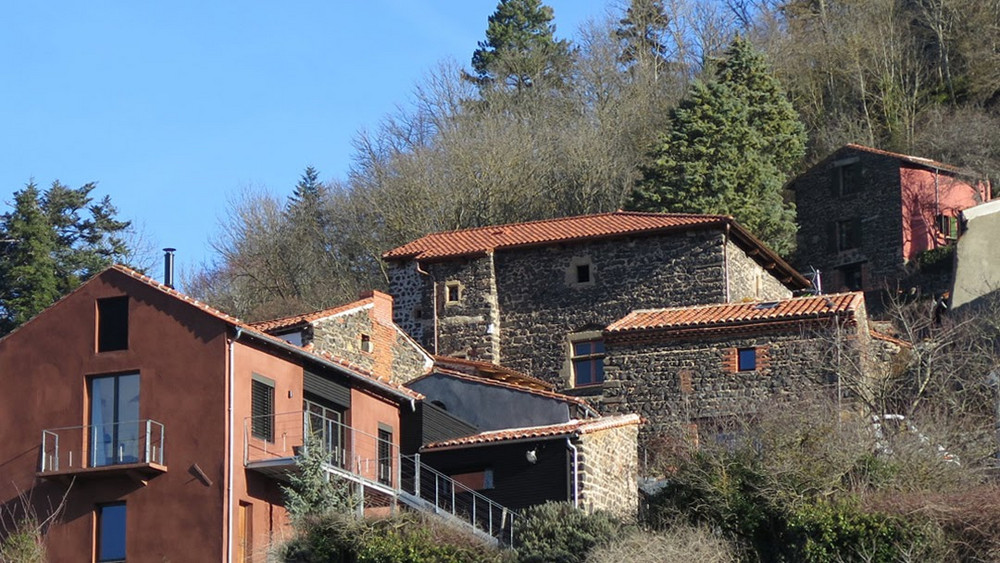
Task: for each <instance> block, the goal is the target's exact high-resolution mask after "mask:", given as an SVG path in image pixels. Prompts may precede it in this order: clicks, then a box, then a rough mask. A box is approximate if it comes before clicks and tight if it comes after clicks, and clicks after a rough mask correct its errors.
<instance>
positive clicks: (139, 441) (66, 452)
mask: <svg viewBox="0 0 1000 563" xmlns="http://www.w3.org/2000/svg"><path fill="white" fill-rule="evenodd" d="M163 436H164V426H163V423H161V422H157V421H155V420H152V419H144V420H132V421H126V422H115V423H110V424H94V425H83V426H66V427H62V428H50V429H47V430H42V459H41V468H40V473H42V474H47V473H66V472H75V471H84V470H90V469H100V468H105V467H110V466H116V465H158V466H163V465H165V464H164V463H163V453H164V450H163Z"/></svg>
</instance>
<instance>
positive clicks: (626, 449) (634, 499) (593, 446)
mask: <svg viewBox="0 0 1000 563" xmlns="http://www.w3.org/2000/svg"><path fill="white" fill-rule="evenodd" d="M638 435H639V425H638V424H632V425H628V426H619V427H617V428H609V429H606V430H598V431H595V432H590V433H586V434H582V435H580V436H579V437H578V438H577V439H576V440H575V441H574V445H575V446H576V447H577V453H578V456H579V467H578V470H579V479H580V492H579V502H580V507H581V508H584V509H585V510H589V511H594V510H606V511H608V512H611V513H614V514H617V515H618V516H620V517H622V518H626V519H630V520H631V519H635V517H636V513H637V511H638V508H639V488H638V477H639V455H638V450H637V448H636V440H637V439H638ZM570 486H571V487H572V485H570Z"/></svg>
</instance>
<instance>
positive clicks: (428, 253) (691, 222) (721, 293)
mask: <svg viewBox="0 0 1000 563" xmlns="http://www.w3.org/2000/svg"><path fill="white" fill-rule="evenodd" d="M383 258H384V259H385V261H386V262H387V263H388V265H389V280H390V291H391V293H392V294H393V297H394V299H395V311H394V316H393V319H394V320H395V322H396V324H397V325H399V326H400V327H401V328H402V329H403V330H405V331H406V332H407V333H409V334H410V335H411V336H412V337H413V338H414V339H415V340H417V341H418V342H420V343H421V344H422V345H423V346H424V347H425V348H427V349H428V350H430V351H431V353H433V354H435V355H450V356H459V357H465V358H468V359H477V360H484V361H487V362H491V363H495V364H503V365H505V366H507V367H510V368H512V369H515V370H517V371H520V372H525V373H529V374H531V375H533V376H535V377H537V378H539V379H542V380H544V381H546V382H548V383H549V384H551V385H553V386H554V387H555V388H557V389H576V390H577V391H578V392H581V393H588V392H591V391H592V390H593V389H595V388H599V387H600V383H601V382H602V380H603V374H602V373H601V372H600V371H599V368H600V364H599V362H595V361H593V360H595V359H598V358H600V356H601V355H602V354H603V350H602V347H603V343H602V341H601V337H602V331H603V330H604V328H605V327H607V325H608V324H610V323H612V322H613V321H615V320H618V319H620V318H622V317H623V316H625V315H627V314H628V313H629V312H631V311H633V310H636V309H647V308H654V307H677V306H690V305H698V304H711V303H732V302H739V301H742V300H745V299H753V300H776V299H786V298H789V297H791V296H792V294H793V292H794V291H798V290H804V289H805V288H807V287H808V286H809V282H808V281H807V280H806V279H805V278H803V277H802V276H801V275H800V274H798V273H797V272H796V271H795V270H793V269H792V268H791V267H790V266H789V265H788V264H787V263H786V262H785V261H784V260H782V259H781V258H780V257H779V256H778V255H777V254H775V253H774V252H773V251H772V250H770V249H769V248H767V247H766V246H765V245H764V244H763V243H761V242H760V241H759V240H758V239H757V238H755V237H754V236H753V235H752V234H750V233H749V232H748V231H747V230H746V229H744V228H743V227H742V226H740V225H739V223H737V222H735V221H734V220H733V218H732V217H728V216H721V215H686V214H657V213H634V212H622V211H618V212H614V213H602V214H596V215H584V216H578V217H566V218H560V219H550V220H545V221H534V222H528V223H517V224H511V225H498V226H492V227H482V228H476V229H466V230H461V231H452V232H443V233H433V234H429V235H427V236H424V237H422V238H420V239H417V240H415V241H413V242H410V243H409V244H406V245H403V246H401V247H399V248H396V249H393V250H390V251H388V252H386V253H385V254H384V255H383Z"/></svg>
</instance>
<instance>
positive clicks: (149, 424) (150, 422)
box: [143, 418, 153, 463]
mask: <svg viewBox="0 0 1000 563" xmlns="http://www.w3.org/2000/svg"><path fill="white" fill-rule="evenodd" d="M152 429H153V420H152V419H150V418H147V419H146V440H145V442H146V447H145V448H144V449H145V450H146V456H145V457H144V458H143V463H149V462H150V459H149V448H150V445H151V444H150V443H149V440H150V436H151V435H152V432H151V431H152Z"/></svg>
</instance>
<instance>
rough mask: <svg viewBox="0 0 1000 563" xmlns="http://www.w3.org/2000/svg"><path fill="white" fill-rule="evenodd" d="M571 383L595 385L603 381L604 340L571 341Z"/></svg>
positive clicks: (579, 385)
mask: <svg viewBox="0 0 1000 563" xmlns="http://www.w3.org/2000/svg"><path fill="white" fill-rule="evenodd" d="M572 344H573V385H574V386H575V387H582V386H585V385H597V384H599V383H603V382H604V341H603V340H601V339H594V340H583V341H579V342H573V343H572Z"/></svg>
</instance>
